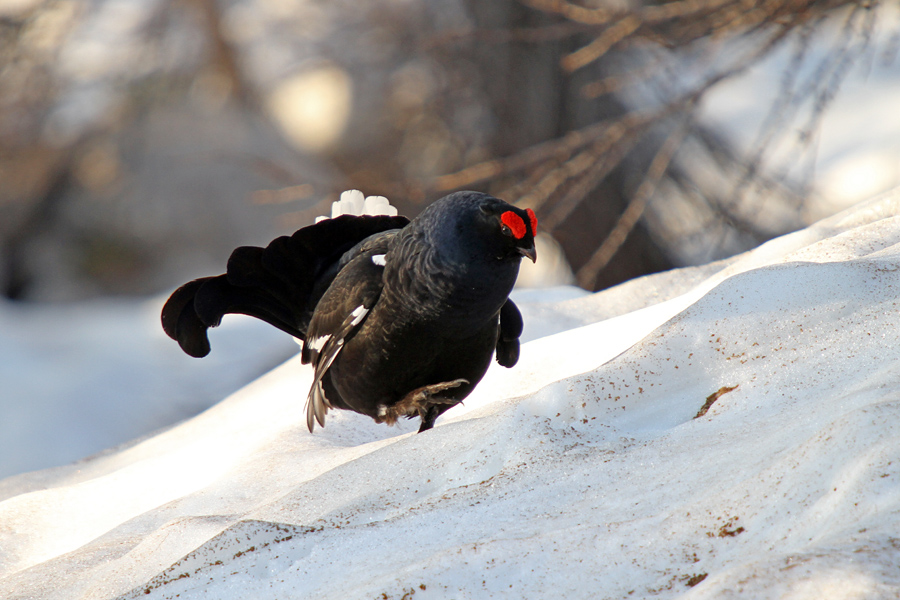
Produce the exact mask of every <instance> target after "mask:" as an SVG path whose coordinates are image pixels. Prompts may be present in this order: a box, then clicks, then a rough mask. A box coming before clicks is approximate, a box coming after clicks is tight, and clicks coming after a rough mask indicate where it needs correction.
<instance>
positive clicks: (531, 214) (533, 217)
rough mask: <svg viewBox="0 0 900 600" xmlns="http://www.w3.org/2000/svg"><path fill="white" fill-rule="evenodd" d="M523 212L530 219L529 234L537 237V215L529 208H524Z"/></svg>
mask: <svg viewBox="0 0 900 600" xmlns="http://www.w3.org/2000/svg"><path fill="white" fill-rule="evenodd" d="M525 212H527V213H528V218H529V219H531V233H532V234H534V235H537V215H536V214H534V211H533V210H531V209H530V208H526V209H525Z"/></svg>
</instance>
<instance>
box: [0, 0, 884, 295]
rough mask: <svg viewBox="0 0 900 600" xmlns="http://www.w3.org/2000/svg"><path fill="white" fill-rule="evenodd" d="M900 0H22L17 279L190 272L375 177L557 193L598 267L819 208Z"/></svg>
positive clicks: (7, 200) (8, 46)
mask: <svg viewBox="0 0 900 600" xmlns="http://www.w3.org/2000/svg"><path fill="white" fill-rule="evenodd" d="M879 8H880V7H879V6H878V5H876V4H874V3H872V2H868V1H866V2H862V1H859V0H853V1H847V0H828V1H821V0H819V1H817V0H751V1H749V2H748V1H745V0H674V1H671V2H664V3H651V4H646V5H640V4H635V3H629V2H624V1H622V0H607V1H600V0H583V2H581V3H576V2H567V1H562V0H491V1H490V2H483V1H472V0H469V1H468V2H465V1H463V0H379V1H375V2H367V3H363V4H360V3H358V2H355V1H350V0H334V1H332V2H329V3H317V2H310V1H305V0H296V1H295V2H284V3H273V2H266V1H264V0H192V1H190V2H183V3H169V2H165V1H163V0H141V1H137V2H131V3H121V2H114V1H113V0H97V1H96V2H92V3H84V4H81V3H76V2H71V1H67V0H43V1H41V0H35V1H34V2H32V3H30V4H29V3H16V4H15V6H12V5H10V6H8V7H6V8H4V6H2V5H0V16H2V18H0V61H2V63H0V179H2V182H3V185H2V186H0V252H2V253H3V254H2V259H3V261H2V265H3V267H2V268H3V271H2V274H0V277H2V283H3V285H2V289H3V292H4V293H5V295H6V296H8V297H44V298H71V297H77V296H83V295H86V294H92V293H109V292H120V293H121V292H129V293H147V292H151V291H155V290H160V289H163V288H167V287H170V286H171V285H174V284H175V283H177V282H179V281H181V280H182V279H183V278H184V277H185V276H186V275H192V274H195V273H198V272H200V271H203V270H207V269H210V268H212V269H215V268H220V267H221V265H222V264H223V263H224V259H225V258H226V257H227V253H228V251H229V250H230V249H231V248H232V247H234V246H235V245H239V244H245V243H255V244H261V243H265V242H266V241H267V240H268V239H269V238H270V237H271V236H272V235H275V234H278V233H284V232H287V231H290V230H292V229H295V228H296V227H299V226H302V225H305V224H308V223H310V222H311V221H312V218H313V217H314V216H315V215H316V214H324V213H325V212H327V209H326V206H327V203H328V202H330V201H331V200H332V199H334V198H335V197H336V193H337V192H339V191H341V190H343V189H348V188H351V187H356V188H360V189H363V190H364V191H365V192H366V193H368V194H383V195H387V196H388V197H390V198H391V199H392V201H393V202H394V203H395V204H397V205H398V206H400V208H401V209H402V210H403V211H404V212H406V213H409V214H414V213H415V212H416V211H418V210H420V209H421V207H422V204H423V203H424V202H425V201H426V200H431V199H434V198H435V197H437V196H439V195H441V194H443V193H446V192H448V191H451V190H454V189H460V188H475V189H482V190H485V191H489V192H491V193H494V194H495V195H498V196H500V197H503V198H504V199H507V200H509V201H513V202H516V203H518V204H520V205H522V206H529V207H532V208H534V209H535V210H536V211H537V213H538V215H539V217H540V221H541V227H542V229H543V231H544V232H546V233H549V234H551V235H552V236H554V237H555V238H556V239H557V240H558V241H559V242H560V243H561V244H562V246H563V248H564V249H565V253H566V255H567V257H568V259H569V262H570V263H571V265H572V266H573V268H574V269H575V271H576V274H577V281H578V283H579V284H580V285H582V286H584V287H586V288H588V289H599V288H603V287H607V286H610V285H614V284H616V283H619V282H621V281H624V280H626V279H629V278H632V277H635V276H639V275H642V274H646V273H650V272H654V271H658V270H662V269H666V268H669V267H671V266H673V265H680V264H687V263H691V262H695V261H706V260H710V259H714V258H719V257H723V256H726V255H728V254H730V253H734V252H738V251H741V250H744V249H747V248H749V247H752V246H754V245H756V244H758V243H760V242H761V241H764V240H766V239H769V238H771V237H773V236H775V235H779V234H781V233H784V232H786V231H789V230H791V229H794V228H796V227H799V226H801V225H803V223H804V219H805V218H806V216H805V215H806V213H805V212H804V211H805V202H806V201H807V200H808V199H809V197H810V195H811V191H810V186H809V179H808V177H806V178H804V176H805V175H806V176H808V173H809V171H810V169H809V165H810V164H813V163H814V162H815V154H814V148H815V144H814V143H813V142H814V141H815V132H816V131H817V126H818V124H819V122H820V120H821V117H822V115H823V113H824V111H825V110H826V109H827V107H828V106H829V103H830V101H831V100H832V99H833V97H834V95H835V93H836V91H837V89H838V87H839V85H840V84H841V82H842V81H843V79H844V77H845V76H846V74H847V72H848V71H849V69H850V68H851V67H852V66H853V65H854V64H857V63H859V62H860V61H863V60H871V59H872V58H871V57H872V55H873V50H872V49H873V47H875V46H876V45H877V44H875V43H873V42H872V38H873V35H874V31H875V23H876V20H877V19H876V16H877V15H878V14H879ZM892 39H893V38H892ZM892 43H893V42H892V41H890V40H889V41H888V42H887V43H886V44H882V45H883V46H886V47H887V50H890V48H891V47H892ZM785 47H789V48H790V52H789V56H790V58H789V60H788V61H787V62H786V64H785V65H784V73H783V77H782V82H781V86H780V89H779V90H778V93H777V95H776V99H775V101H774V102H773V103H772V106H771V108H770V111H769V114H768V117H767V118H766V119H765V120H764V122H763V123H762V124H761V125H760V128H759V134H758V136H757V139H756V141H755V143H754V144H753V145H752V147H751V148H750V150H749V151H742V150H739V149H737V148H736V147H734V146H733V145H732V144H731V143H730V142H729V141H728V140H727V138H726V137H725V136H724V135H723V134H722V132H721V131H719V130H718V129H715V128H713V127H712V126H711V125H710V123H709V121H708V119H705V118H704V114H703V106H704V101H705V100H706V99H707V98H708V97H709V96H710V95H711V93H712V92H714V91H715V90H717V89H719V88H720V87H721V86H722V85H723V84H725V83H727V82H729V81H731V80H733V79H735V78H737V77H739V76H740V75H742V74H744V73H746V72H747V71H748V70H749V69H751V68H752V67H753V66H754V65H757V64H759V63H760V62H761V61H763V60H764V59H766V58H767V57H769V56H771V55H772V54H773V53H775V52H783V51H784V50H783V49H784V48H785ZM822 48H826V49H827V51H822V50H821V49H822ZM798 123H799V124H798ZM797 130H799V134H797V133H796V132H797ZM810 149H812V150H810ZM785 156H787V157H788V158H787V159H785ZM60 282H62V283H60Z"/></svg>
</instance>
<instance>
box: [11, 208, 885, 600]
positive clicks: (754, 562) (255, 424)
mask: <svg viewBox="0 0 900 600" xmlns="http://www.w3.org/2000/svg"><path fill="white" fill-rule="evenodd" d="M898 214H900V193H892V194H889V195H886V196H883V197H881V198H878V199H875V200H873V201H871V202H869V203H866V204H863V205H859V206H857V207H855V208H852V209H850V210H848V211H845V212H844V213H841V214H839V215H836V216H834V217H831V218H829V219H827V220H825V221H822V222H820V223H818V224H816V225H814V226H812V227H810V228H808V229H806V230H803V231H800V232H797V233H794V234H791V235H788V236H785V237H782V238H779V239H776V240H774V241H772V242H770V243H768V244H766V245H764V246H761V247H760V248H758V249H756V250H754V251H752V252H749V253H747V254H745V255H742V256H739V257H735V258H733V259H729V260H728V261H724V262H721V263H717V264H713V265H709V266H707V267H701V268H694V269H688V270H682V271H673V272H670V273H664V274H660V275H657V276H651V277H647V278H644V279H641V280H637V281H634V282H629V283H628V284H625V285H623V286H620V287H618V288H615V289H613V290H608V291H606V292H602V293H599V294H595V295H591V296H581V295H579V294H577V293H575V294H570V293H569V292H567V291H564V290H563V291H560V290H557V291H556V292H544V293H543V294H541V293H537V292H528V293H527V294H523V295H520V296H519V299H520V300H521V301H522V302H523V309H524V310H523V312H524V313H525V317H526V321H527V323H528V326H527V327H528V329H527V331H526V335H527V336H528V337H529V339H532V341H531V342H529V343H527V344H526V345H525V346H524V347H523V352H522V359H521V361H520V363H519V365H517V367H516V368H514V369H512V370H505V369H502V368H496V369H492V370H491V371H489V373H488V375H487V377H486V378H485V380H484V381H483V382H482V384H481V385H480V386H479V387H478V388H477V389H476V391H475V393H474V394H473V395H472V397H471V398H470V399H468V400H467V401H466V403H465V406H462V407H458V408H455V409H453V410H452V411H450V412H449V413H448V414H447V416H446V417H445V418H443V419H442V420H440V421H439V422H438V426H437V427H435V429H433V430H432V431H429V432H426V433H425V434H422V435H416V434H414V433H412V431H414V429H415V424H414V423H408V424H404V425H403V426H402V428H399V429H398V428H388V427H385V426H379V425H375V424H374V423H372V422H370V421H368V420H366V419H365V418H362V417H360V416H358V415H353V414H348V413H338V414H336V415H335V416H334V417H333V418H332V415H329V422H328V426H327V427H326V428H325V429H324V430H323V431H317V432H316V434H315V435H310V434H309V433H307V432H306V431H305V428H304V425H303V422H302V421H303V418H302V417H303V415H302V412H303V411H302V408H303V402H302V399H303V397H304V396H305V393H306V389H307V387H308V385H309V382H310V379H311V374H310V371H309V369H307V368H306V367H303V366H301V365H300V364H299V362H298V361H297V360H296V359H291V360H290V361H288V362H287V363H285V364H284V365H282V366H281V367H279V368H277V369H275V370H274V371H272V372H270V373H269V374H267V375H265V376H264V377H262V378H260V379H259V380H257V381H255V382H254V383H252V384H250V385H248V386H247V387H245V388H244V389H242V390H241V391H239V392H237V393H236V394H234V395H232V396H231V397H229V398H227V399H226V400H224V401H222V402H221V403H219V404H218V405H216V406H214V407H213V408H211V409H209V410H207V411H206V412H204V413H202V414H200V415H198V416H197V417H195V418H193V419H190V420H189V421H186V422H184V423H182V424H180V425H178V426H175V427H173V428H170V429H168V430H166V431H164V432H162V433H159V434H158V435H155V436H153V437H150V438H147V439H143V440H139V441H137V442H135V443H133V444H131V445H128V446H126V447H122V448H119V449H116V450H113V451H110V452H108V453H105V454H102V455H99V456H96V457H94V458H92V459H90V460H87V461H84V462H81V463H77V464H74V465H71V466H69V467H64V468H59V469H55V470H53V471H50V472H38V473H34V474H26V475H20V476H17V477H14V478H10V479H7V480H5V481H4V482H0V597H3V598H42V599H44V598H67V599H68V598H90V599H93V598H118V597H122V598H150V599H154V598H176V597H177V598H182V599H183V598H215V599H225V600H228V599H243V598H317V599H324V598H334V599H345V598H376V597H377V598H397V599H399V598H407V599H409V598H415V599H416V600H421V599H428V598H490V597H523V598H544V597H565V598H691V599H698V598H732V597H742V598H754V599H756V598H791V599H806V598H809V599H817V600H818V599H823V598H840V599H848V598H897V597H898V596H900V570H898V569H897V565H898V564H900V534H898V532H900V436H898V433H900V432H898V423H900V386H898V384H900V348H898V345H897V342H896V340H897V337H898V326H900V313H898V310H897V308H898V307H897V303H898V291H900V217H898V216H896V215H898ZM545 294H546V295H545Z"/></svg>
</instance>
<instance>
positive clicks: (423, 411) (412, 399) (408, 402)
mask: <svg viewBox="0 0 900 600" xmlns="http://www.w3.org/2000/svg"><path fill="white" fill-rule="evenodd" d="M467 383H469V380H468V379H454V380H453V381H444V382H441V383H435V384H433V385H424V386H422V387H420V388H416V389H414V390H413V391H411V392H409V393H408V394H406V396H404V397H403V398H402V399H401V400H400V401H399V402H397V403H396V404H394V405H393V406H386V407H383V408H382V410H380V411H379V414H378V418H377V419H376V421H378V422H379V423H388V424H389V425H393V424H394V423H396V422H397V419H399V418H400V417H409V418H412V417H415V416H419V417H421V418H422V426H423V427H424V429H422V428H420V429H419V431H424V430H425V429H430V428H431V427H432V426H433V425H434V420H435V419H437V418H438V416H439V415H440V414H441V413H442V412H444V411H445V410H447V409H449V408H451V407H452V406H455V405H457V404H459V403H460V400H459V399H457V398H452V397H449V396H445V395H444V392H446V391H447V390H452V389H454V388H458V387H459V386H461V385H465V384H467ZM426 422H427V423H428V426H427V427H425V424H426Z"/></svg>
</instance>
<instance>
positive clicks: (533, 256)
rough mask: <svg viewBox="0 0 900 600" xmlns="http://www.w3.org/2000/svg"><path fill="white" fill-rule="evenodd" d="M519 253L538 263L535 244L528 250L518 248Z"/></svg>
mask: <svg viewBox="0 0 900 600" xmlns="http://www.w3.org/2000/svg"><path fill="white" fill-rule="evenodd" d="M516 250H518V251H519V254H521V255H522V256H527V257H528V258H530V259H531V262H537V250H536V249H535V247H534V244H532V245H531V246H529V247H528V248H522V247H521V246H520V247H518V248H516Z"/></svg>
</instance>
